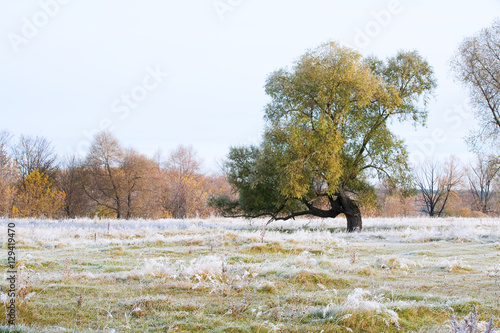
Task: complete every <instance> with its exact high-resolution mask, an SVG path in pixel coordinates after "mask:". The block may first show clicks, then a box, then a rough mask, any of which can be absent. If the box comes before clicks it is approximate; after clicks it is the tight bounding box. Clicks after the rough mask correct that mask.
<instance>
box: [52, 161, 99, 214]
mask: <svg viewBox="0 0 500 333" xmlns="http://www.w3.org/2000/svg"><path fill="white" fill-rule="evenodd" d="M83 177H84V167H83V161H81V160H79V159H78V158H77V157H76V156H70V157H67V158H66V159H65V160H64V162H63V166H62V168H61V170H60V172H59V173H58V175H57V184H58V187H59V188H60V189H61V190H62V191H64V193H65V194H66V198H65V204H64V212H65V213H66V216H67V217H70V218H74V217H77V216H85V215H87V213H88V212H89V211H90V210H91V203H90V200H89V198H88V196H87V195H86V193H85V191H84V187H83V181H84V179H83Z"/></svg>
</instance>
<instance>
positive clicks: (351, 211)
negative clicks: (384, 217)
mask: <svg viewBox="0 0 500 333" xmlns="http://www.w3.org/2000/svg"><path fill="white" fill-rule="evenodd" d="M338 199H339V202H340V204H341V206H342V210H343V213H344V215H345V217H346V219H347V232H354V231H358V232H359V231H361V229H363V221H362V219H361V211H360V210H359V207H358V205H357V204H356V203H355V202H354V201H353V200H352V199H351V198H349V196H347V194H345V193H343V192H341V193H339V195H338Z"/></svg>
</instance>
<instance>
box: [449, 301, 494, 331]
mask: <svg viewBox="0 0 500 333" xmlns="http://www.w3.org/2000/svg"><path fill="white" fill-rule="evenodd" d="M494 319H495V317H494V316H491V318H490V321H489V322H488V323H487V324H486V323H484V322H478V317H477V311H476V307H475V306H473V307H472V312H471V313H469V315H468V316H467V317H465V318H464V320H463V321H462V324H461V325H460V324H459V323H458V321H457V319H456V318H455V316H452V317H451V319H450V329H451V330H450V332H451V333H479V332H484V333H494V332H498V331H496V330H495V331H494V330H493V329H494V328H495V325H494V323H493V320H494Z"/></svg>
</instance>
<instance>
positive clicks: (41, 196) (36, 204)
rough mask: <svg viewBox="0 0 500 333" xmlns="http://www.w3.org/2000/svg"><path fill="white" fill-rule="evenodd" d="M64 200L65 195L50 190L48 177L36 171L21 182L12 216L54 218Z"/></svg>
mask: <svg viewBox="0 0 500 333" xmlns="http://www.w3.org/2000/svg"><path fill="white" fill-rule="evenodd" d="M65 198H66V194H65V193H64V192H63V191H59V190H57V189H55V188H52V181H51V180H50V179H49V177H48V176H47V175H45V174H41V173H40V172H39V171H38V169H37V170H35V171H33V172H31V173H30V174H29V175H28V176H27V177H26V178H25V180H24V181H23V182H22V184H21V190H20V193H19V194H18V197H17V206H14V207H13V209H12V214H13V215H14V214H15V215H16V216H17V217H42V216H45V217H55V216H56V215H57V214H58V213H59V211H60V210H61V209H62V208H63V207H64V200H65Z"/></svg>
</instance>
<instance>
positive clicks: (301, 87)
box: [214, 42, 436, 231]
mask: <svg viewBox="0 0 500 333" xmlns="http://www.w3.org/2000/svg"><path fill="white" fill-rule="evenodd" d="M435 86H436V82H435V79H434V74H433V70H432V68H431V66H430V65H429V64H428V63H427V62H426V61H425V60H424V59H423V58H422V57H421V56H420V55H419V54H418V52H416V51H411V52H404V51H401V52H399V53H397V54H396V55H395V56H394V57H391V58H389V59H387V60H385V61H382V60H379V59H377V58H375V57H367V58H363V57H362V56H361V55H360V54H359V53H358V52H356V51H354V50H352V49H349V48H347V47H343V46H340V45H339V44H336V43H333V42H330V43H325V44H323V45H321V46H319V47H317V48H315V49H312V50H309V51H308V52H306V53H305V54H304V55H302V56H301V57H300V58H299V59H298V60H297V61H296V62H295V64H294V65H293V67H292V68H290V69H289V68H282V69H279V70H277V71H275V72H273V73H271V74H270V75H269V77H268V78H267V81H266V84H265V91H266V94H267V95H268V96H269V97H270V98H271V101H270V102H269V103H268V104H267V106H266V107H265V115H264V119H265V121H266V128H265V131H264V135H263V139H262V143H261V144H260V145H259V146H249V147H233V148H231V149H230V151H229V154H228V161H227V163H226V168H227V177H228V181H229V183H230V184H231V185H232V186H233V188H234V190H235V191H237V192H238V195H239V196H238V200H230V199H229V198H227V197H218V198H216V199H215V200H214V205H216V206H217V207H219V208H220V209H221V210H223V212H224V214H226V215H231V216H238V215H239V216H246V217H259V216H270V217H271V220H287V219H290V218H294V217H297V216H303V215H313V216H318V217H336V216H338V215H339V214H344V215H345V216H346V218H347V229H348V231H355V230H361V228H362V220H361V213H360V209H359V203H360V202H361V203H369V202H370V201H373V200H374V188H373V186H372V185H371V184H370V182H369V179H370V178H372V177H375V176H377V177H379V178H383V179H386V180H389V181H390V182H391V183H392V184H394V185H396V184H407V183H408V180H409V177H410V168H409V165H408V153H407V150H406V147H405V144H404V142H403V140H402V139H401V138H398V137H397V136H396V135H395V134H394V133H393V132H392V131H391V130H390V128H389V123H390V122H391V121H399V122H402V121H411V122H412V123H413V124H414V125H421V124H424V123H425V121H426V118H427V111H426V109H425V107H426V104H427V102H428V100H429V97H430V96H431V93H432V91H433V90H434V88H435Z"/></svg>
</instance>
